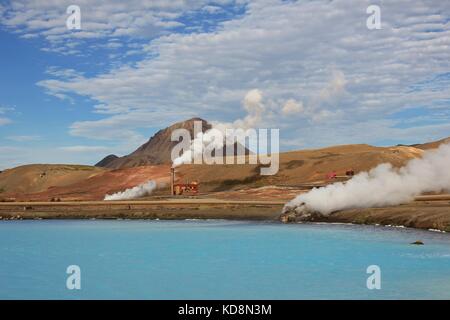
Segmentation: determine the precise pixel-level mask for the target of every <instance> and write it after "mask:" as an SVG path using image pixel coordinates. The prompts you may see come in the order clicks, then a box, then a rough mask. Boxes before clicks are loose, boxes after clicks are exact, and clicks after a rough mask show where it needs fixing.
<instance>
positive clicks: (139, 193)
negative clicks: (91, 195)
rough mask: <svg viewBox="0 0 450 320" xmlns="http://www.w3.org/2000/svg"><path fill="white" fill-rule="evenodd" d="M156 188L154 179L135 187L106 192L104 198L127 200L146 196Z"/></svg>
mask: <svg viewBox="0 0 450 320" xmlns="http://www.w3.org/2000/svg"><path fill="white" fill-rule="evenodd" d="M155 189H156V182H155V181H154V180H150V181H147V182H146V183H143V184H140V185H138V186H136V187H133V188H130V189H126V190H125V191H121V192H117V193H114V194H107V195H106V196H105V199H104V200H129V199H136V198H139V197H143V196H147V195H149V194H151V193H152V192H153V191H154V190H155Z"/></svg>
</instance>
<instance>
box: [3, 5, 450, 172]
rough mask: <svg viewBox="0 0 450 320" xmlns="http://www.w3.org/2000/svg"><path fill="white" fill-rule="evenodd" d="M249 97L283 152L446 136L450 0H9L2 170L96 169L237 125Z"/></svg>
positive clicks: (449, 129) (259, 124) (449, 127)
mask: <svg viewBox="0 0 450 320" xmlns="http://www.w3.org/2000/svg"><path fill="white" fill-rule="evenodd" d="M69 5H77V6H78V7H79V8H80V12H81V20H80V21H81V25H80V27H81V28H80V29H79V30H74V29H71V30H70V29H68V28H67V26H66V20H67V19H68V17H69V16H70V13H69V14H68V13H67V8H68V7H69ZM370 5H377V6H379V8H380V13H381V15H380V19H381V20H380V21H381V25H380V27H381V28H380V29H369V28H368V27H367V23H366V21H367V19H368V18H369V17H370V15H371V14H368V13H367V11H366V10H367V8H368V7H369V6H370ZM249 97H250V98H255V97H256V102H257V104H258V110H259V112H260V114H258V116H257V117H256V118H254V119H253V120H254V121H253V122H252V125H253V126H254V127H255V128H278V129H280V148H281V150H283V151H286V150H296V149H304V148H316V147H323V146H329V145H335V144H349V143H368V144H373V145H380V146H387V145H395V144H413V143H419V142H426V141H431V140H436V139H440V138H444V137H448V136H450V121H449V120H450V108H449V107H450V2H449V1H441V0H434V1H432V0H424V1H422V0H408V1H404V0H398V1H379V0H378V1H375V0H336V1H330V0H309V1H306V0H305V1H303V0H299V1H289V0H284V1H283V0H257V1H253V0H217V1H207V0H173V1H168V0H164V1H161V0H152V1H138V0H129V1H123V0H121V1H116V0H109V1H104V0H70V1H63V0H14V1H11V2H9V1H4V0H0V170H2V169H4V168H9V167H14V166H17V165H23V164H30V163H79V164H94V163H96V162H97V161H99V160H100V159H102V158H103V157H104V156H106V155H108V154H117V155H125V154H128V153H130V152H132V151H134V150H135V149H136V148H137V147H138V146H139V145H141V144H142V143H144V142H146V141H147V140H148V139H149V138H150V137H151V136H152V135H153V134H154V133H156V132H157V131H158V130H159V129H161V128H164V127H166V126H169V125H170V124H173V123H174V122H178V121H182V120H186V119H189V118H192V117H201V118H204V119H206V120H208V121H216V122H225V123H232V122H236V121H237V122H239V120H240V119H247V118H248V117H249V112H250V111H249V108H247V102H248V99H249ZM250 116H252V115H250ZM246 117H247V118H246Z"/></svg>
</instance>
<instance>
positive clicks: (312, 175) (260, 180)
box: [177, 145, 423, 191]
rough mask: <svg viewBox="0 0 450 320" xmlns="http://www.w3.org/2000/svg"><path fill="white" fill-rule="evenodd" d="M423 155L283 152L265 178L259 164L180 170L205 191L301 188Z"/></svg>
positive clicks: (407, 151) (394, 150)
mask: <svg viewBox="0 0 450 320" xmlns="http://www.w3.org/2000/svg"><path fill="white" fill-rule="evenodd" d="M422 153H423V150H420V149H417V148H413V147H402V146H400V147H388V148H385V147H374V146H369V145H343V146H334V147H328V148H323V149H316V150H301V151H291V152H285V153H281V154H280V169H279V172H278V173H277V174H276V175H274V176H261V175H260V174H259V173H260V170H259V165H214V166H209V165H184V166H182V167H180V168H179V169H177V177H178V179H179V180H181V181H191V180H198V181H201V184H202V190H203V191H206V190H208V191H224V190H230V189H239V188H243V187H246V188H247V187H262V186H268V185H279V186H298V185H301V184H305V183H325V182H326V174H327V173H329V172H331V171H336V173H337V174H338V175H344V174H345V172H346V171H347V170H349V169H352V170H354V171H355V172H356V173H357V172H360V171H367V170H369V169H371V168H373V167H375V166H376V165H378V164H381V163H385V162H389V163H391V164H392V165H394V166H397V167H399V166H402V165H404V164H405V163H406V162H407V161H408V160H410V159H413V158H415V157H418V156H420V155H421V154H422Z"/></svg>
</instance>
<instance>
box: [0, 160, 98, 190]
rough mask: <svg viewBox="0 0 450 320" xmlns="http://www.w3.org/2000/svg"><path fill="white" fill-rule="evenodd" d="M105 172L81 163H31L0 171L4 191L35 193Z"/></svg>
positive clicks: (1, 186)
mask: <svg viewBox="0 0 450 320" xmlns="http://www.w3.org/2000/svg"><path fill="white" fill-rule="evenodd" d="M102 172H104V169H102V168H96V167H91V166H81V165H58V164H31V165H25V166H20V167H16V168H13V169H8V170H5V171H3V172H2V173H0V191H2V192H1V193H0V195H1V194H2V193H11V192H12V193H35V192H41V191H45V190H47V189H48V188H50V187H62V186H67V185H70V184H73V183H75V182H78V181H81V180H85V179H88V178H90V177H93V176H95V175H97V174H100V173H102Z"/></svg>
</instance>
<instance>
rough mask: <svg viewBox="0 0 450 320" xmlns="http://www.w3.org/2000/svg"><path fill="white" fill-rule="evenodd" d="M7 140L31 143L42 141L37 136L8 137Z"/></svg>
mask: <svg viewBox="0 0 450 320" xmlns="http://www.w3.org/2000/svg"><path fill="white" fill-rule="evenodd" d="M6 139H8V140H12V141H16V142H29V141H38V140H41V137H40V136H37V135H21V136H8V137H6Z"/></svg>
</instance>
